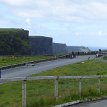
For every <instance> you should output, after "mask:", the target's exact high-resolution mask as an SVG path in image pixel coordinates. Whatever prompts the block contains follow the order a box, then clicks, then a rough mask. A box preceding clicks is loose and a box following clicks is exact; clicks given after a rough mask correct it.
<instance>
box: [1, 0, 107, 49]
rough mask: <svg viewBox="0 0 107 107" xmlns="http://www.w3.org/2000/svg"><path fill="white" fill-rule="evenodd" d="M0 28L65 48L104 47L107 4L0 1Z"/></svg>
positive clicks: (86, 0)
mask: <svg viewBox="0 0 107 107" xmlns="http://www.w3.org/2000/svg"><path fill="white" fill-rule="evenodd" d="M0 27H1V28H4V27H6V28H14V27H15V28H24V29H27V30H29V31H30V32H29V33H30V35H43V36H48V37H53V41H54V42H59V43H66V44H67V45H75V46H76V45H78V46H95V47H107V0H0Z"/></svg>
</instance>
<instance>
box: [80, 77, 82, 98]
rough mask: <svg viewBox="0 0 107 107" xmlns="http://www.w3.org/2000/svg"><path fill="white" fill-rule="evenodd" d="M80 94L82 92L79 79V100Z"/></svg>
mask: <svg viewBox="0 0 107 107" xmlns="http://www.w3.org/2000/svg"><path fill="white" fill-rule="evenodd" d="M81 92H82V83H81V78H80V79H79V96H80V98H81Z"/></svg>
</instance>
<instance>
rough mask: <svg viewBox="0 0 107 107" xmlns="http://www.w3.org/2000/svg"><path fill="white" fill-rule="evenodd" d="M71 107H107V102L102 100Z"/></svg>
mask: <svg viewBox="0 0 107 107" xmlns="http://www.w3.org/2000/svg"><path fill="white" fill-rule="evenodd" d="M69 107H70V106H69ZM71 107H107V100H100V101H95V102H88V103H83V104H77V105H75V106H71Z"/></svg>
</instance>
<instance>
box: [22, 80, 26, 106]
mask: <svg viewBox="0 0 107 107" xmlns="http://www.w3.org/2000/svg"><path fill="white" fill-rule="evenodd" d="M22 107H26V80H23V81H22Z"/></svg>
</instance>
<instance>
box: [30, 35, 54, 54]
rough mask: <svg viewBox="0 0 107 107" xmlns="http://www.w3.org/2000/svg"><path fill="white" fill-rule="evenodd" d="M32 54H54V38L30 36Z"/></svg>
mask: <svg viewBox="0 0 107 107" xmlns="http://www.w3.org/2000/svg"><path fill="white" fill-rule="evenodd" d="M29 42H30V45H31V49H32V55H52V38H50V37H44V36H29Z"/></svg>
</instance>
